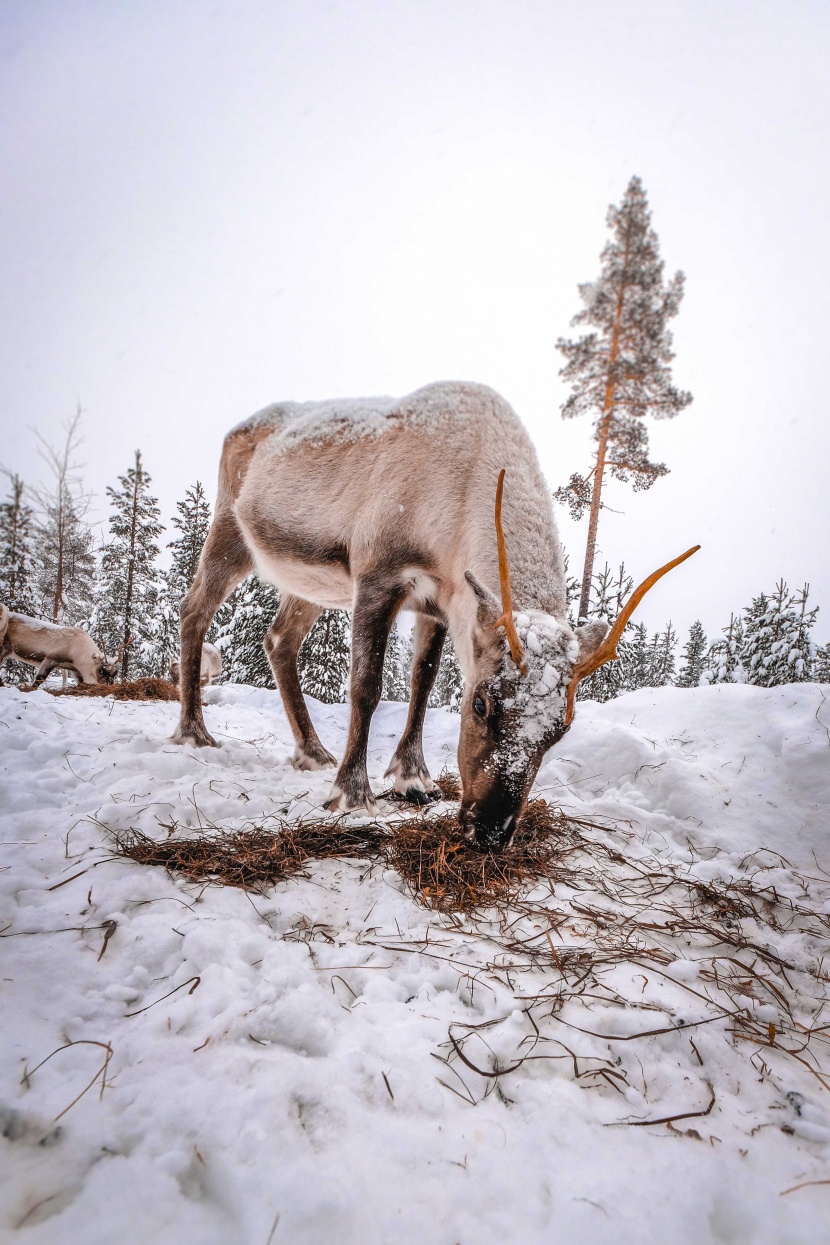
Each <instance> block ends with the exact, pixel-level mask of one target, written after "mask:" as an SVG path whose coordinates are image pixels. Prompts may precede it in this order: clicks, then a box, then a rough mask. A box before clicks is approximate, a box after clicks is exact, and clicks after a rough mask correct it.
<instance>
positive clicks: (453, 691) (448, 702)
mask: <svg viewBox="0 0 830 1245" xmlns="http://www.w3.org/2000/svg"><path fill="white" fill-rule="evenodd" d="M463 695H464V676H463V675H462V673H461V667H460V666H459V664H458V658H457V657H456V655H455V649H454V648H453V644H452V640H451V639H450V637H449V635H448V636H447V638H446V639H445V640H444V649H443V652H442V653H441V661H440V663H439V665H438V675H437V677H436V680H435V686H434V687H433V689H432V691H431V692H430V695H429V707H430V708H431V709H442V708H443V709H449V710H450V712H451V713H460V712H461V697H462V696H463Z"/></svg>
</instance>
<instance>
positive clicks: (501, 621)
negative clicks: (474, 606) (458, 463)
mask: <svg viewBox="0 0 830 1245" xmlns="http://www.w3.org/2000/svg"><path fill="white" fill-rule="evenodd" d="M503 492H504V467H502V469H501V471H500V472H499V482H498V485H497V486H496V544H497V545H498V550H499V580H500V581H501V607H502V610H503V613H502V615H501V618H497V619H496V621H495V622H494V623H493V626H494V627H504V630H505V632H506V634H507V643H508V644H509V645H510V656H511V657H512V658H513V661H514V662H515V663H516V665H517V666H518V667H519V673H520V674H527V666H526V665H525V662H524V649H523V648H522V645H521V642H520V640H519V636H518V633H517V632H516V623H515V621H514V619H513V594H512V593H511V591H510V567H509V566H508V565H507V547H506V545H505V543H504V529H503V528H502V525H501V499H502V494H503Z"/></svg>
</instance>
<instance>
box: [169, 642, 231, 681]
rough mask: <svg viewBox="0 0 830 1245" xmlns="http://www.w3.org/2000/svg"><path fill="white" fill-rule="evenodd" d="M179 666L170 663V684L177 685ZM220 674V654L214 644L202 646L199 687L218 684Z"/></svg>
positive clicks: (177, 663) (175, 662)
mask: <svg viewBox="0 0 830 1245" xmlns="http://www.w3.org/2000/svg"><path fill="white" fill-rule="evenodd" d="M180 671H181V665H180V663H179V662H177V661H173V662H171V663H170V680H171V682H172V683H178V681H179V674H180ZM221 674H222V654H221V653H220V652H219V649H218V648H217V647H216V645H215V644H203V645H202V662H201V665H200V667H199V685H200V687H209V686H210V685H211V684H212V683H218V681H219V677H220V675H221Z"/></svg>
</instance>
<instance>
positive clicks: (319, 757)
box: [291, 746, 337, 770]
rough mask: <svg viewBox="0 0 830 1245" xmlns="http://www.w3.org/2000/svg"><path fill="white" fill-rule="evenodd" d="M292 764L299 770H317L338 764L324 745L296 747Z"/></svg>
mask: <svg viewBox="0 0 830 1245" xmlns="http://www.w3.org/2000/svg"><path fill="white" fill-rule="evenodd" d="M291 764H292V765H293V766H294V769H299V770H317V769H328V767H329V766H330V765H336V764H337V761H336V759H335V758H334V757H333V756H332V755H331V753H330V752H328V751H327V750H326V749H325V748H323V747H322V746H321V747H320V748H309V749H305V748H303V749H300V748H295V749H294V755H293V757H292V758H291Z"/></svg>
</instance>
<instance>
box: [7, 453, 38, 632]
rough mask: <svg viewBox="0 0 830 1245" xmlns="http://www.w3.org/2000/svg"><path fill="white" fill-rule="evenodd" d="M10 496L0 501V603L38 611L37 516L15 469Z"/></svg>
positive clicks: (26, 611) (11, 475)
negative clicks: (36, 591) (36, 573)
mask: <svg viewBox="0 0 830 1245" xmlns="http://www.w3.org/2000/svg"><path fill="white" fill-rule="evenodd" d="M8 477H9V495H8V500H6V501H4V502H0V604H2V605H7V606H8V607H9V609H10V610H14V611H16V612H17V613H19V614H29V615H32V614H34V613H35V612H36V609H37V606H36V602H35V549H34V541H35V517H34V512H33V510H32V508H31V506H30V505H29V504H28V502H27V501H26V495H25V489H24V486H23V481H22V480H21V478H20V476H19V475H16V474H14V473H12V472H9V473H8Z"/></svg>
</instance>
